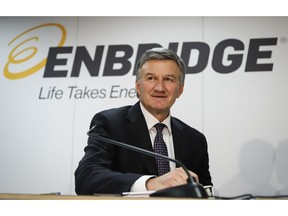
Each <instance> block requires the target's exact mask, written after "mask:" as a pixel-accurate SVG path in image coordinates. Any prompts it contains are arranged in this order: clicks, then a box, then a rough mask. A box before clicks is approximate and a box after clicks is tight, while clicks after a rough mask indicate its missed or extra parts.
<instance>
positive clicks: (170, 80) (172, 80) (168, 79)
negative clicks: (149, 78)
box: [165, 77, 174, 82]
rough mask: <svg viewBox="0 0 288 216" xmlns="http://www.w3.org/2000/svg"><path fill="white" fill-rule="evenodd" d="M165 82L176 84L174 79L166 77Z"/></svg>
mask: <svg viewBox="0 0 288 216" xmlns="http://www.w3.org/2000/svg"><path fill="white" fill-rule="evenodd" d="M165 81H167V82H174V79H173V78H172V77H166V78H165Z"/></svg>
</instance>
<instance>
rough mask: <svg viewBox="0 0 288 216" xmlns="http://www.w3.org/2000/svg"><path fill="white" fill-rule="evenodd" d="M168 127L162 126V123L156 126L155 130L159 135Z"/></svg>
mask: <svg viewBox="0 0 288 216" xmlns="http://www.w3.org/2000/svg"><path fill="white" fill-rule="evenodd" d="M165 126H166V125H165V124H162V123H157V124H155V128H156V130H157V133H162V131H163V128H164V127H165Z"/></svg>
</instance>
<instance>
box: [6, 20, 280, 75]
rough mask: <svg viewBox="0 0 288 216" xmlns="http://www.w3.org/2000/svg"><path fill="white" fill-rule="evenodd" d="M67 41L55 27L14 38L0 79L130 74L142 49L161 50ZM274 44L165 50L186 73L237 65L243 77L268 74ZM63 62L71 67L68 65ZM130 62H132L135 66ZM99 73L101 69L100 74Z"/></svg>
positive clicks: (186, 45) (231, 41) (231, 42)
mask: <svg viewBox="0 0 288 216" xmlns="http://www.w3.org/2000/svg"><path fill="white" fill-rule="evenodd" d="M66 36H67V34H66V29H65V28H64V27H63V26H62V25H61V24H57V23H47V24H43V25H38V26H35V27H33V28H30V29H28V30H26V31H24V32H23V33H21V34H19V35H17V36H16V37H14V38H13V39H12V40H11V41H10V42H9V43H8V46H9V47H10V48H11V51H10V53H9V54H8V60H7V63H6V64H5V67H4V76H5V77H6V78H7V79H12V80H15V79H21V78H25V77H27V76H30V75H32V74H34V73H36V72H37V71H39V70H41V69H44V73H43V78H57V77H58V78H59V77H79V76H80V73H81V68H82V67H86V69H87V71H88V73H89V75H90V76H91V77H98V76H103V77H104V76H123V75H126V74H128V73H129V72H131V70H132V71H134V68H132V66H133V64H134V67H135V65H136V62H137V61H138V59H139V58H140V56H141V54H142V53H143V52H144V51H145V50H147V49H149V48H152V47H161V46H162V45H161V44H158V43H139V44H138V45H137V47H135V46H132V45H129V44H116V45H107V46H105V45H97V46H95V48H94V53H93V50H92V52H91V51H89V52H88V50H87V48H86V47H85V46H77V47H73V46H64V43H65V41H66ZM277 41H278V38H277V37H268V38H261V37H259V38H251V39H250V40H249V41H246V42H243V41H241V40H240V39H237V38H228V39H224V40H222V41H219V42H218V43H217V44H216V45H215V46H213V47H212V46H211V45H209V44H208V43H206V42H201V41H188V42H182V44H180V42H170V43H168V45H167V46H166V47H167V48H169V49H171V50H173V51H175V52H176V53H179V55H180V56H181V57H182V58H183V60H184V62H185V63H186V65H187V74H196V73H200V72H203V71H204V70H205V69H206V67H207V66H208V65H209V64H211V65H209V66H210V67H211V69H212V70H213V71H215V72H217V73H221V74H229V73H232V72H235V71H237V70H238V69H239V68H240V67H241V66H243V70H244V72H263V71H270V72H271V71H273V65H274V63H273V52H274V51H275V50H274V48H275V46H276V45H277ZM39 50H41V52H40V51H39ZM43 50H44V51H43ZM133 56H135V58H133ZM68 59H69V60H71V62H72V66H68V65H67V62H68ZM131 59H135V60H134V62H132V60H131ZM102 64H103V67H101V66H102ZM100 68H103V71H101V73H100ZM209 69H210V68H209ZM133 75H135V71H134V73H133Z"/></svg>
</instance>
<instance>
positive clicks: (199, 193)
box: [87, 124, 208, 198]
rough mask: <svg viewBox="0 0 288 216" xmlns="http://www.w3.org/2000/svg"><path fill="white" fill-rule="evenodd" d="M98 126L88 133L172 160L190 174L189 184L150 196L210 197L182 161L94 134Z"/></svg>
mask: <svg viewBox="0 0 288 216" xmlns="http://www.w3.org/2000/svg"><path fill="white" fill-rule="evenodd" d="M97 126H98V125H97V124H96V125H94V126H93V127H91V128H90V130H89V131H88V132H87V135H88V136H89V137H92V138H94V139H97V140H101V141H103V142H106V143H109V144H113V145H116V146H120V147H122V148H126V149H129V150H132V151H136V152H139V153H141V154H145V155H148V156H151V157H154V158H156V157H160V158H163V159H165V160H169V161H172V162H174V163H176V164H177V165H178V166H180V167H182V168H183V169H184V171H185V173H186V174H187V176H188V179H187V184H185V185H179V186H175V187H170V188H165V189H162V190H158V191H155V192H154V193H152V194H150V195H149V196H150V197H178V198H208V194H207V192H206V190H205V189H204V188H203V187H202V186H201V185H200V184H198V183H197V182H196V181H195V180H194V179H193V177H192V176H191V175H190V173H189V171H188V169H187V168H186V166H185V165H184V164H183V163H182V162H180V161H179V160H176V159H172V158H169V157H167V156H164V155H161V154H157V153H155V152H151V151H148V150H146V149H142V148H138V147H135V146H132V145H129V144H126V143H123V142H119V141H116V140H112V139H109V138H106V137H103V136H100V135H96V134H93V133H92V132H93V129H94V128H95V127H97Z"/></svg>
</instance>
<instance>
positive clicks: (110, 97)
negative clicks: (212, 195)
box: [0, 17, 288, 196]
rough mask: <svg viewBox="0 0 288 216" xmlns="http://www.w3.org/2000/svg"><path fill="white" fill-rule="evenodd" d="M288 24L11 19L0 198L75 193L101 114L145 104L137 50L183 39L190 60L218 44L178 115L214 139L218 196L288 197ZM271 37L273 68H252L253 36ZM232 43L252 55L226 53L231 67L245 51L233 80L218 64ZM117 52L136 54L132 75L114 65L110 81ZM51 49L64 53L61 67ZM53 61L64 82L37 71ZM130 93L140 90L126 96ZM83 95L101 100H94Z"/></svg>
mask: <svg viewBox="0 0 288 216" xmlns="http://www.w3.org/2000/svg"><path fill="white" fill-rule="evenodd" d="M52 23H53V24H52ZM287 26H288V18H287V17H45V18H43V17H42V18H39V17H31V18H29V17H23V18H21V17H17V18H13V17H6V18H5V17H1V18H0V31H1V40H0V47H1V48H0V49H1V57H0V66H1V73H0V88H1V91H0V100H1V112H0V119H1V121H0V131H1V136H0V170H1V172H0V193H49V192H61V193H62V194H75V191H74V171H75V169H76V167H77V165H78V162H79V160H80V159H81V157H82V156H83V153H84V152H83V148H84V147H85V145H86V140H87V136H86V132H87V130H88V127H89V124H90V120H91V118H92V117H93V115H94V114H95V113H96V112H98V111H101V110H103V109H107V108H111V107H118V106H122V105H127V104H134V103H135V102H136V101H137V99H136V97H135V94H132V93H133V87H134V80H135V76H133V68H134V65H135V60H136V55H137V51H138V47H139V45H140V44H154V43H155V44H159V45H161V46H163V47H168V46H169V45H171V43H177V44H178V48H177V53H178V54H179V55H180V54H181V51H182V50H183V48H184V45H183V44H184V43H191V42H196V43H197V44H204V45H205V46H206V47H208V48H209V53H206V54H208V62H207V65H206V66H205V67H204V68H203V70H201V71H200V72H198V73H194V74H188V75H187V76H186V82H185V91H184V94H183V95H182V96H181V98H179V99H178V101H176V104H175V106H174V107H173V110H172V115H174V116H176V117H178V118H180V119H182V120H183V121H185V122H186V123H188V124H189V125H191V126H192V127H194V128H196V129H198V130H200V131H202V132H203V133H204V134H205V135H206V138H207V140H208V145H209V149H208V150H209V155H210V170H211V174H212V178H213V183H214V185H215V187H216V190H217V192H218V194H219V195H221V196H234V195H241V194H244V193H251V194H253V195H279V194H282V195H284V194H285V195H286V194H288V170H287V164H288V100H287V98H288V85H287V82H288V73H287V68H288V63H287V60H288V59H287V56H288V47H287V46H288V44H287V38H288V28H287ZM270 38H273V39H275V41H276V44H273V45H272V44H271V42H270V43H269V44H267V45H263V44H261V46H260V47H259V50H258V54H259V53H260V54H259V56H258V57H259V58H258V60H257V62H256V63H255V64H257V65H261V64H266V65H273V68H272V69H271V70H269V71H261V70H257V71H251V72H247V71H245V66H246V64H247V62H251V59H253V58H255V54H254V55H253V56H252V57H251V56H248V50H249V49H252V48H251V47H252V46H251V44H252V42H251V40H252V39H259V40H260V41H261V40H262V41H263V39H264V40H265V39H270ZM61 39H62V42H63V44H61ZM226 40H232V41H234V42H235V41H236V42H237V44H242V45H243V47H242V48H239V49H240V50H234V49H233V48H232V47H227V48H226V49H225V50H224V54H223V61H222V60H221V62H222V63H223V65H224V66H229V65H230V64H231V60H228V59H229V58H230V57H232V58H233V56H234V55H236V54H238V55H240V56H242V61H241V62H240V63H241V64H240V65H238V67H236V69H234V70H232V71H231V72H230V73H223V72H222V73H221V72H220V73H219V72H217V71H216V70H215V68H214V67H212V65H213V63H212V61H213V59H214V58H215V57H217V56H219V55H218V54H217V55H216V54H214V51H215V50H216V47H219V44H221V42H223V41H226ZM252 41H253V40H252ZM59 43H60V45H59ZM114 45H121V46H122V47H130V49H131V48H132V49H131V50H132V55H131V57H129V59H128V61H129V62H130V63H131V69H130V70H129V71H127V72H125V73H124V74H123V75H119V74H117V69H121V64H115V65H114V67H113V69H114V70H115V71H116V72H115V74H114V75H113V76H105V74H103V73H104V71H105V69H104V68H105V63H106V59H108V58H106V57H107V53H108V50H109V48H111V47H112V46H114ZM61 46H63V47H64V48H65V47H66V49H61ZM101 47H103V54H102V58H99V56H98V57H97V59H98V60H99V62H100V63H101V64H100V68H99V74H98V75H97V76H93V77H92V76H91V75H90V73H89V71H90V70H89V69H88V67H86V65H85V64H84V63H82V64H81V69H80V73H79V76H76V77H71V72H72V67H73V64H74V61H75V60H76V59H79V56H78V57H76V56H77V55H76V50H81V49H82V50H87V53H88V54H89V55H88V56H90V58H91V59H90V60H91V61H93V60H94V54H95V52H96V51H97V53H99V52H100V49H101ZM57 48H58V49H57ZM67 48H68V49H67ZM69 49H70V50H69ZM53 50H57V51H61V52H62V53H60V52H58V54H57V56H56V57H55V56H54V59H53V55H52V53H53V52H52V51H53ZM263 53H264V54H263ZM48 54H49V60H48V61H49V64H50V66H51V62H52V65H53V64H54V67H52V70H54V71H56V72H55V73H56V74H62V75H61V76H62V77H44V74H45V68H46V69H47V65H45V64H43V65H40V66H39V67H37V68H36V69H35V71H34V73H32V68H34V66H35V65H37V64H38V63H40V62H41V61H42V60H45V59H46V58H47V57H48ZM50 54H51V56H52V57H51V56H50ZM202 54H203V53H202V52H198V51H197V50H192V51H191V52H190V54H189V55H190V58H189V63H188V66H189V67H193V66H195V65H197V64H198V63H199V59H202V60H203V56H202ZM262 54H263V56H261V55H262ZM123 55H124V56H125V53H123V52H117V55H116V56H117V57H119V58H121V57H123ZM232 55H233V56H232ZM86 57H87V56H86ZM51 59H52V60H51ZM13 60H14V61H13ZM48 61H47V62H48ZM221 62H220V63H221ZM90 63H91V62H90ZM47 64H48V63H47ZM50 69H51V67H50ZM25 71H26V72H25ZM61 71H62V72H61ZM63 71H64V72H63ZM30 72H31V73H30ZM90 72H91V71H90ZM23 73H24V74H23ZM7 74H8V75H7ZM63 74H64V75H63ZM18 75H19V76H20V77H19V76H18ZM50 75H51V73H50ZM85 89H86V90H85ZM93 89H94V90H93ZM111 89H113V92H112V91H111ZM120 89H128V90H131V92H132V93H131V94H130V95H123V94H120ZM85 91H89V92H91V91H94V92H97V91H98V92H99V95H98V96H96V93H95V95H94V96H95V97H94V98H91V96H90V97H89V98H88V95H87V94H83V92H85ZM55 93H56V94H55Z"/></svg>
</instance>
